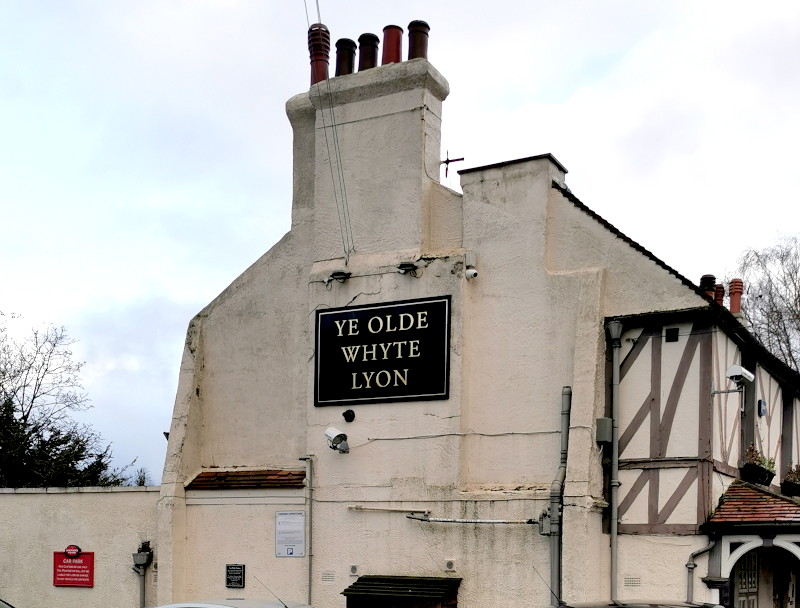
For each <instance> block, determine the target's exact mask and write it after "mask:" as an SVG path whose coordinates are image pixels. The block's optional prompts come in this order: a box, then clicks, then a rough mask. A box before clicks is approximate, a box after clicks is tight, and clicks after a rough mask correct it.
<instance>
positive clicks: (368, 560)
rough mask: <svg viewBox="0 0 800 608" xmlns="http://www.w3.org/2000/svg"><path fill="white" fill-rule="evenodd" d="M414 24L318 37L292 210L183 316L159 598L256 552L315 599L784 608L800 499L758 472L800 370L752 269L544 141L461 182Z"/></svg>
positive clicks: (779, 449)
mask: <svg viewBox="0 0 800 608" xmlns="http://www.w3.org/2000/svg"><path fill="white" fill-rule="evenodd" d="M400 31H401V30H400V28H397V27H395V26H389V27H387V28H386V29H385V30H384V34H385V36H384V43H383V50H382V57H383V62H382V65H380V66H378V65H377V53H378V47H377V42H378V40H377V37H375V36H371V35H364V36H362V37H361V38H360V39H359V42H360V46H359V68H360V69H359V70H358V71H357V72H356V71H354V64H355V49H356V44H355V43H354V42H352V41H349V40H346V39H345V40H340V41H339V42H338V43H337V44H336V47H337V50H338V56H337V64H336V65H337V72H336V73H337V75H336V76H334V77H331V78H328V77H327V65H328V57H327V53H328V49H329V48H330V43H329V34H328V31H327V29H326V28H325V26H323V25H320V24H317V25H314V26H312V27H311V29H310V31H309V48H310V51H311V63H312V86H311V88H310V90H309V91H308V92H305V93H302V94H300V95H297V96H296V97H294V98H292V99H290V100H289V102H288V103H287V113H288V116H289V120H290V121H291V124H292V127H293V129H294V197H293V211H292V228H291V231H290V232H289V233H288V234H287V235H286V236H285V237H284V238H283V240H281V241H280V242H279V243H278V244H277V245H275V246H274V247H273V248H272V249H271V250H270V251H269V252H268V253H267V254H266V255H264V256H263V257H262V258H261V259H259V260H258V261H257V262H256V263H255V264H253V266H251V267H250V268H249V269H247V270H246V271H245V272H244V273H243V274H242V275H241V276H240V277H238V278H237V279H236V280H235V281H234V282H233V283H232V284H231V286H230V287H229V288H228V289H227V290H225V291H224V292H223V293H222V294H220V296H219V297H218V298H217V299H216V300H214V301H213V302H212V303H211V304H209V306H208V307H206V308H205V309H204V310H203V311H202V312H201V313H200V314H199V315H198V316H197V317H196V318H195V319H194V320H193V321H192V322H191V324H190V327H189V331H188V334H187V340H186V349H185V353H184V358H183V362H182V366H181V377H180V388H179V392H178V397H177V401H176V405H175V413H174V418H173V424H172V429H171V431H170V439H169V454H168V457H167V462H166V466H165V470H164V482H163V486H162V498H161V503H160V507H161V508H160V528H159V542H158V562H159V568H160V570H159V572H160V573H159V581H158V594H159V599H160V600H161V601H165V600H169V599H183V598H190V597H200V596H219V595H221V594H224V592H225V588H224V587H223V583H224V581H225V578H224V576H223V573H224V572H225V571H226V568H227V567H228V566H229V565H230V564H234V565H237V564H239V565H243V566H244V567H245V568H246V573H247V575H246V587H245V588H244V589H243V590H242V591H241V593H242V594H243V596H245V597H250V596H261V595H264V594H265V587H269V589H270V590H271V592H273V593H275V594H277V595H279V596H280V597H285V598H292V599H304V600H306V601H308V602H309V603H311V604H314V605H316V606H320V607H322V608H336V607H339V606H347V607H348V608H355V607H360V606H365V605H374V604H376V603H377V604H380V605H388V606H415V607H416V606H426V607H427V606H456V605H458V606H463V607H464V608H470V607H478V606H485V605H497V604H500V605H536V606H546V605H549V604H551V603H558V601H559V599H563V600H569V601H575V600H590V599H598V598H619V599H625V598H632V597H672V598H686V597H688V598H689V599H694V600H699V601H715V602H717V601H724V602H725V603H727V604H728V605H733V604H734V603H736V604H737V605H742V603H743V602H745V603H746V602H749V604H748V605H751V604H752V603H753V602H756V601H757V602H758V603H763V604H764V605H765V604H766V603H767V602H768V601H772V599H773V598H776V601H778V599H781V600H782V601H784V605H789V604H791V603H792V602H793V601H794V597H793V595H792V593H793V591H792V590H793V589H794V584H795V580H796V579H795V577H796V574H797V570H798V568H797V564H798V562H797V556H798V555H800V549H798V548H797V546H796V541H798V540H800V536H798V535H797V534H798V533H800V527H798V523H800V503H798V502H796V501H795V500H794V499H792V498H788V497H786V496H785V495H783V494H781V493H780V490H779V488H778V487H777V481H779V480H780V479H781V475H780V474H779V476H778V478H777V480H776V482H775V483H773V484H770V483H768V482H765V481H764V480H761V485H758V484H751V483H747V482H745V481H741V480H739V469H738V467H739V465H740V464H741V463H742V461H743V459H744V453H745V448H746V447H747V446H749V445H750V444H753V446H754V449H755V450H759V451H760V452H761V454H762V455H764V457H765V462H766V459H773V460H774V462H775V463H776V464H777V467H778V470H779V471H780V472H781V473H782V472H783V471H785V469H786V468H787V466H788V464H789V463H790V462H791V461H794V462H798V460H800V458H798V454H800V452H799V451H798V449H799V447H800V446H798V428H797V426H798V421H797V410H798V406H800V400H798V394H799V393H800V378H799V377H798V374H796V373H795V372H793V371H792V370H790V369H788V368H787V367H786V366H784V365H783V364H782V363H780V362H779V361H778V360H777V359H776V358H774V357H773V356H771V355H770V354H769V353H768V352H766V351H765V350H764V349H763V348H762V347H761V346H760V345H759V344H758V343H757V342H756V341H755V340H754V339H753V337H752V336H751V335H750V334H749V333H748V332H747V330H746V329H745V328H744V327H743V325H742V323H741V316H740V314H738V313H739V311H738V307H739V304H738V299H739V297H740V293H741V285H740V282H739V283H734V285H733V287H732V290H731V291H732V293H731V298H730V301H731V306H732V310H728V309H727V308H725V307H724V306H723V302H724V289H723V288H722V286H717V285H716V284H715V282H714V278H713V277H705V278H704V282H703V284H702V285H701V286H700V287H697V286H695V285H694V284H692V283H691V282H690V281H689V280H687V279H685V278H684V277H682V276H681V275H680V274H678V273H677V272H676V271H674V270H673V269H671V268H670V267H668V266H667V265H666V264H664V263H663V262H661V261H660V260H658V259H657V258H655V257H654V256H653V255H652V254H650V253H649V252H648V251H646V250H645V249H644V248H642V247H641V246H640V245H638V244H637V243H636V242H634V241H632V240H631V239H629V238H627V237H626V236H624V235H623V234H621V233H620V232H619V231H618V230H616V229H615V228H614V227H613V226H612V225H610V224H609V223H608V222H606V221H605V220H603V219H602V218H600V217H598V216H597V215H596V214H595V213H593V212H592V211H591V210H589V209H588V208H587V207H586V206H585V205H584V204H583V203H581V202H580V201H579V200H578V199H577V198H576V197H575V196H574V195H573V194H572V193H571V192H570V190H569V188H568V186H567V183H566V173H567V171H566V169H565V168H564V167H563V166H562V165H561V164H560V163H559V162H558V161H557V160H556V159H555V158H554V157H553V156H551V155H549V154H544V155H540V156H533V157H530V158H524V159H519V160H513V161H508V162H503V163H499V164H496V165H491V166H486V167H477V168H473V169H468V170H465V171H461V172H460V175H461V185H462V189H463V194H459V193H457V192H454V191H452V190H449V189H448V188H445V187H444V186H442V185H441V184H440V183H439V182H438V179H437V176H438V175H439V169H440V163H441V154H440V152H441V150H440V145H439V142H440V125H441V120H442V102H443V101H444V99H445V98H446V97H447V94H448V84H447V81H446V80H445V79H444V77H442V75H441V74H440V73H439V72H438V71H437V70H436V69H435V68H434V67H433V66H432V65H431V64H430V63H429V62H428V61H427V59H426V48H427V33H428V32H427V26H426V25H425V24H424V23H422V22H413V23H412V24H411V25H410V26H409V32H410V34H409V39H410V51H409V59H408V60H406V61H403V60H401V59H402V58H401V55H400V40H401V38H400ZM742 368H743V369H744V371H743V372H742V371H741V369H742ZM737 370H738V371H737ZM751 451H752V450H751ZM731 505H736V507H735V508H733V509H731V508H730V506H731ZM715 509H716V511H715ZM774 512H779V513H780V517H773V515H774ZM788 554H791V555H788ZM687 564H688V565H687ZM260 582H263V583H264V585H263V586H262V585H261V584H260Z"/></svg>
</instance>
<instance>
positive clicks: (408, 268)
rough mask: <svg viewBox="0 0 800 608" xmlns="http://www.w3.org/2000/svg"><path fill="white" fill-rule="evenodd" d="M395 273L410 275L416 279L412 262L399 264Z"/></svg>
mask: <svg viewBox="0 0 800 608" xmlns="http://www.w3.org/2000/svg"><path fill="white" fill-rule="evenodd" d="M397 272H399V273H400V274H410V275H411V276H412V277H414V278H416V277H417V265H416V264H414V262H400V263H399V264H398V265H397Z"/></svg>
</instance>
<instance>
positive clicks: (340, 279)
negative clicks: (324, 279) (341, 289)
mask: <svg viewBox="0 0 800 608" xmlns="http://www.w3.org/2000/svg"><path fill="white" fill-rule="evenodd" d="M350 274H351V273H349V272H344V271H343V270H337V271H336V272H332V273H331V276H329V277H328V281H336V282H337V283H344V282H345V281H346V280H347V279H349V278H350Z"/></svg>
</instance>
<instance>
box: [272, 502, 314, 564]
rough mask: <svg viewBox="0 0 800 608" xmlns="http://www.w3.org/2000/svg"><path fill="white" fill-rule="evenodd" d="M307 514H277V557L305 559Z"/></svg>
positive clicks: (289, 512) (297, 512) (290, 512)
mask: <svg viewBox="0 0 800 608" xmlns="http://www.w3.org/2000/svg"><path fill="white" fill-rule="evenodd" d="M305 555H306V512H305V511H278V512H277V513H275V557H305Z"/></svg>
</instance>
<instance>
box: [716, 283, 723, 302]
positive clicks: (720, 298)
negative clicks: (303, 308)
mask: <svg viewBox="0 0 800 608" xmlns="http://www.w3.org/2000/svg"><path fill="white" fill-rule="evenodd" d="M724 300H725V286H724V285H723V284H722V283H717V284H716V285H714V301H715V302H716V303H717V304H719V305H720V306H722V303H723V301H724Z"/></svg>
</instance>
